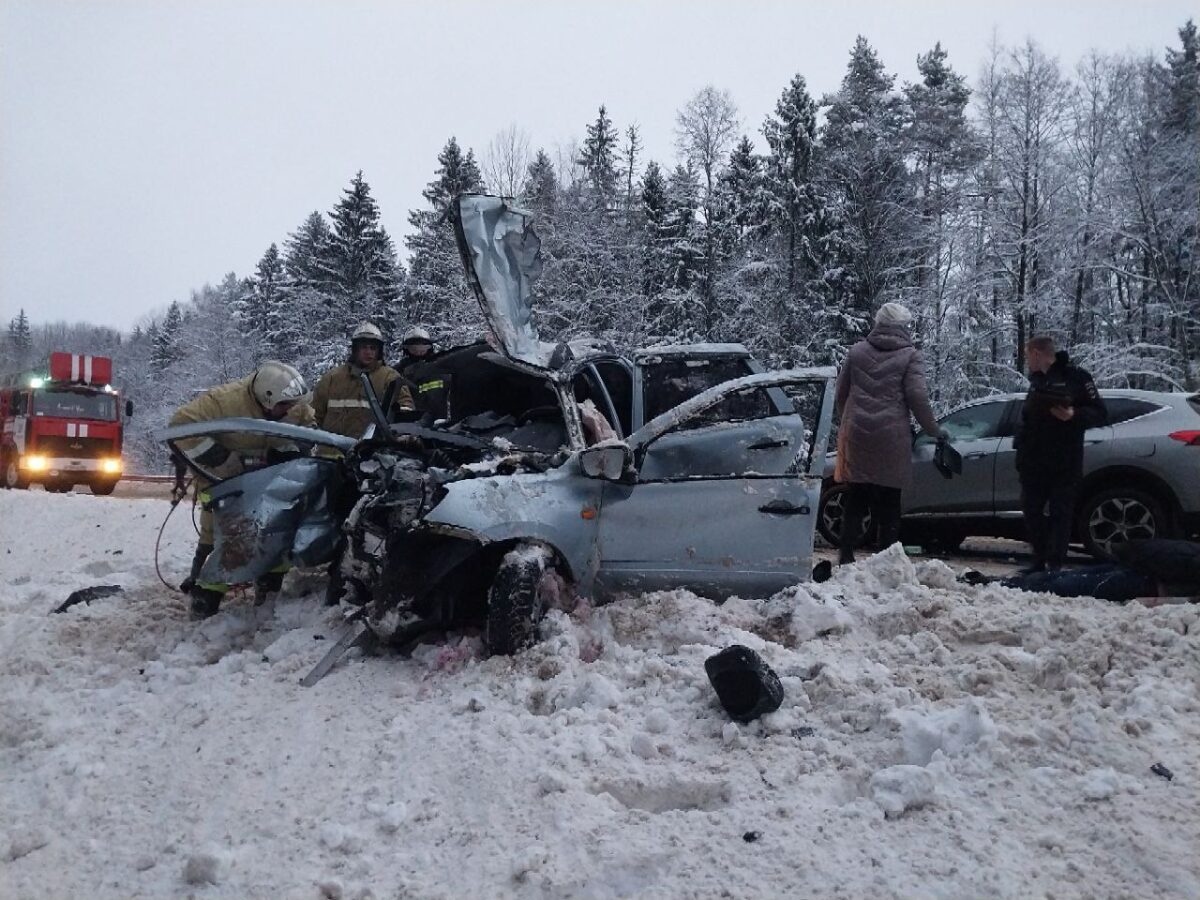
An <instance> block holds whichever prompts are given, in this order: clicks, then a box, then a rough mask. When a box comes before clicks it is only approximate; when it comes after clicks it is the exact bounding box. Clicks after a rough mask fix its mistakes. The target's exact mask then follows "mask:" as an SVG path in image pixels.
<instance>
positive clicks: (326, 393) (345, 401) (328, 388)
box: [313, 322, 413, 438]
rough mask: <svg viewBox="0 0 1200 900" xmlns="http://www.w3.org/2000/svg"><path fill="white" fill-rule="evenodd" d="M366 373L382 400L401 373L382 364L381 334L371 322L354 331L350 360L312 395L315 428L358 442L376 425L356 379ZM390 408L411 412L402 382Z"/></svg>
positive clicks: (324, 377) (325, 377) (409, 396)
mask: <svg viewBox="0 0 1200 900" xmlns="http://www.w3.org/2000/svg"><path fill="white" fill-rule="evenodd" d="M363 372H366V373H367V377H368V378H369V379H370V381H371V387H372V388H374V390H375V395H376V396H377V397H378V398H379V399H380V401H382V400H383V397H384V394H386V393H387V389H388V386H389V385H390V384H391V383H392V382H393V381H396V380H397V379H399V378H400V373H399V372H397V371H396V370H395V369H393V368H392V367H391V366H389V365H387V364H386V363H385V362H384V361H383V333H382V332H381V331H380V330H379V329H378V328H376V327H375V326H374V325H372V324H371V323H370V322H364V323H363V324H361V325H359V326H358V327H357V328H356V329H354V333H353V334H352V335H351V336H350V358H349V360H347V361H346V362H344V363H342V364H341V365H339V366H336V367H335V368H332V369H330V370H329V371H328V372H326V373H325V374H324V375H322V376H321V380H320V381H318V382H317V389H316V391H315V393H314V395H313V409H314V411H315V412H316V416H317V426H318V427H319V428H322V429H324V430H325V431H332V432H334V433H335V434H344V435H346V436H347V437H352V438H360V437H362V436H363V432H365V431H366V430H367V426H369V425H370V424H372V423H373V422H374V421H375V418H374V416H372V415H371V404H370V403H369V402H368V401H367V393H366V391H365V390H364V389H363V386H362V382H361V381H360V380H359V375H361V374H362V373H363ZM392 405H393V407H398V408H400V409H412V408H413V400H412V393H411V392H410V391H409V389H408V386H407V384H405V383H404V382H401V384H400V385H399V389H398V391H397V393H396V395H395V397H394V398H393V400H392Z"/></svg>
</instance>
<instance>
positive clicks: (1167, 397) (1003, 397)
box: [956, 388, 1197, 409]
mask: <svg viewBox="0 0 1200 900" xmlns="http://www.w3.org/2000/svg"><path fill="white" fill-rule="evenodd" d="M1025 396H1026V395H1025V394H989V395H988V396H987V397H978V398H976V399H975V400H970V401H968V402H966V403H964V404H962V405H961V406H959V407H956V409H966V408H967V407H970V406H978V405H979V404H981V403H996V402H1002V401H1008V400H1024V399H1025ZM1100 396H1101V397H1106V398H1109V399H1115V398H1118V397H1124V398H1128V399H1131V400H1148V401H1157V402H1159V403H1171V402H1177V401H1181V400H1187V399H1189V398H1190V397H1194V396H1197V395H1195V394H1189V393H1187V392H1185V391H1143V390H1139V389H1138V388H1100Z"/></svg>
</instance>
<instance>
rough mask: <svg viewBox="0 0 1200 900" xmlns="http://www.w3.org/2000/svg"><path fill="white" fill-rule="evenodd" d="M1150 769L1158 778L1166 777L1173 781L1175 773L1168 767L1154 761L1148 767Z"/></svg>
mask: <svg viewBox="0 0 1200 900" xmlns="http://www.w3.org/2000/svg"><path fill="white" fill-rule="evenodd" d="M1150 771H1151V772H1153V773H1154V774H1155V775H1157V776H1158V777H1159V778H1165V779H1167V781H1173V780H1174V778H1175V773H1174V772H1172V771H1171V770H1170V769H1168V768H1167V767H1166V766H1164V765H1163V764H1162V763H1155V764H1154V765H1152V766H1151V767H1150Z"/></svg>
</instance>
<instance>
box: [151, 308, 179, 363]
mask: <svg viewBox="0 0 1200 900" xmlns="http://www.w3.org/2000/svg"><path fill="white" fill-rule="evenodd" d="M182 330H183V311H182V310H181V309H180V307H179V301H178V300H172V301H171V305H170V307H168V308H167V314H166V316H164V317H163V320H162V322H161V323H160V324H159V325H158V329H157V333H156V334H155V335H154V346H153V348H152V349H151V352H150V365H151V366H152V367H153V368H154V370H155V371H157V372H165V371H167V370H168V369H170V368H171V367H172V366H174V365H175V363H177V362H178V361H179V360H180V358H181V357H182V356H183V349H182V347H181V346H180V336H181V335H180V332H181V331H182Z"/></svg>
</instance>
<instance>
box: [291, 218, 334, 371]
mask: <svg viewBox="0 0 1200 900" xmlns="http://www.w3.org/2000/svg"><path fill="white" fill-rule="evenodd" d="M332 242H333V232H332V231H330V230H329V226H328V224H326V222H325V217H324V216H323V215H321V213H319V212H317V211H315V210H314V211H313V212H312V213H310V214H309V215H308V217H307V218H306V219H305V220H304V221H303V222H302V223H301V224H300V227H299V228H297V229H296V230H295V231H293V232H292V233H291V234H289V235H288V237H287V239H286V240H285V241H284V243H283V273H284V278H283V283H282V285H281V286H280V290H281V291H282V293H283V294H284V296H285V297H286V298H287V306H288V309H289V313H290V315H292V316H293V317H294V318H295V320H296V322H297V327H298V330H299V333H300V334H301V335H302V340H301V342H300V344H301V346H300V348H299V350H300V354H301V357H302V358H303V357H306V356H307V355H308V354H310V353H311V352H313V351H315V350H316V348H318V347H320V346H322V345H323V344H324V343H325V342H327V341H329V340H330V338H333V337H335V336H337V335H340V334H341V332H342V331H344V330H345V323H344V322H340V321H338V319H337V317H336V316H335V315H334V311H333V297H332V295H331V291H330V287H329V282H328V277H327V275H326V272H325V267H324V264H323V263H324V260H326V259H328V257H329V253H330V250H329V247H330V244H331V243H332Z"/></svg>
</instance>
